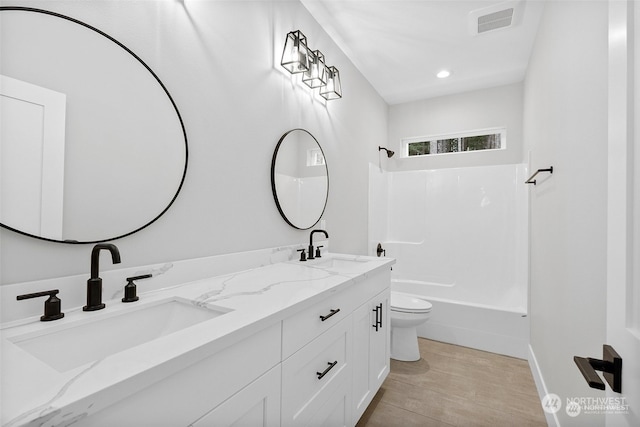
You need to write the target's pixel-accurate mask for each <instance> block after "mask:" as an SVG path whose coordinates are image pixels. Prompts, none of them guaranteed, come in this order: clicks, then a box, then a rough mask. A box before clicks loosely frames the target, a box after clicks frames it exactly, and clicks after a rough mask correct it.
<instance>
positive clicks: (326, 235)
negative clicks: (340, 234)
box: [307, 230, 329, 259]
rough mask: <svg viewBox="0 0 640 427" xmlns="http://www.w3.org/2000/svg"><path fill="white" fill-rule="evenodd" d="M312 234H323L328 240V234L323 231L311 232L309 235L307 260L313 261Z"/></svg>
mask: <svg viewBox="0 0 640 427" xmlns="http://www.w3.org/2000/svg"><path fill="white" fill-rule="evenodd" d="M313 233H324V237H326V238H327V239H328V238H329V233H327V232H326V231H324V230H313V231H312V232H311V234H309V255H307V259H314V256H313Z"/></svg>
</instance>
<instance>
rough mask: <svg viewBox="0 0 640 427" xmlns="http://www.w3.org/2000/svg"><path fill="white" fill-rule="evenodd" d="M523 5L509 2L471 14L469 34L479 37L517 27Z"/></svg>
mask: <svg viewBox="0 0 640 427" xmlns="http://www.w3.org/2000/svg"><path fill="white" fill-rule="evenodd" d="M521 3H522V2H521V1H509V2H504V3H500V4H496V5H494V6H490V7H485V8H482V9H478V10H474V11H472V12H470V13H469V32H470V33H471V34H472V35H478V34H482V33H486V32H490V31H495V30H499V29H501V28H507V27H511V26H513V25H515V24H516V23H517V22H518V18H519V11H520V9H521Z"/></svg>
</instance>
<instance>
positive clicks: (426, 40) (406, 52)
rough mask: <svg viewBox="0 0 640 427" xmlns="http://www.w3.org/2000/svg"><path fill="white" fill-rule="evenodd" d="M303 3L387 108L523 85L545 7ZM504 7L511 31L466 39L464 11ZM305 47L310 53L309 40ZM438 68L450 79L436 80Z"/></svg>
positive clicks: (439, 1)
mask: <svg viewBox="0 0 640 427" xmlns="http://www.w3.org/2000/svg"><path fill="white" fill-rule="evenodd" d="M301 1H302V3H303V4H304V6H305V7H306V8H307V10H309V12H310V13H311V14H312V15H313V17H314V18H315V19H316V20H317V21H318V22H319V23H320V25H321V26H322V27H323V28H324V29H325V31H326V32H327V33H328V34H329V35H330V36H331V38H332V39H333V40H334V41H335V42H336V43H337V44H338V46H339V47H340V48H341V49H342V50H343V51H344V52H345V54H346V55H347V56H348V57H349V58H350V59H351V61H353V63H354V64H355V66H356V67H357V68H358V69H359V70H360V72H361V73H362V74H363V75H364V76H365V77H366V78H367V80H368V81H369V82H370V83H371V84H372V85H373V87H374V88H375V89H376V90H377V91H378V93H379V94H380V95H381V96H382V97H383V98H384V99H385V100H386V101H387V103H389V104H399V103H404V102H410V101H416V100H420V99H426V98H432V97H436V96H441V95H447V94H452V93H459V92H466V91H470V90H476V89H482V88H487V87H492V86H499V85H504V84H509V83H515V82H519V81H522V80H523V79H524V76H525V72H526V68H527V64H528V61H529V55H530V53H531V49H532V46H533V41H534V39H535V34H536V31H537V28H538V22H539V20H540V15H541V13H542V9H543V5H544V2H543V1H540V0H528V1H525V0H516V1H509V2H505V1H500V0H498V1H490V0H489V1H487V0H301ZM505 3H510V4H512V5H511V6H509V7H513V5H515V11H516V13H515V14H514V22H513V24H512V25H511V26H510V27H507V28H502V29H499V30H494V31H490V32H486V33H482V34H479V35H473V34H472V31H471V30H470V21H471V19H470V17H469V15H470V13H472V12H474V11H478V10H479V9H483V8H491V7H495V6H496V5H501V4H502V5H504V4H505ZM303 32H304V30H303ZM309 44H310V46H311V47H313V40H310V43H309ZM328 60H329V62H330V58H328ZM327 65H336V67H337V68H338V69H340V64H327ZM441 69H449V70H451V71H452V73H453V74H452V75H451V76H450V77H448V78H446V79H438V78H437V77H436V73H437V72H438V71H440V70H441ZM343 84H344V83H343ZM348 90H349V88H348V87H344V88H343V91H344V92H345V93H348Z"/></svg>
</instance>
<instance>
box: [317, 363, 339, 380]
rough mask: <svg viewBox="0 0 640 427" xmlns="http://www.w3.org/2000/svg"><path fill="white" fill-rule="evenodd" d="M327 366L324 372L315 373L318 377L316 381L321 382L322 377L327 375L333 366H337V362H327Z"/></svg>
mask: <svg viewBox="0 0 640 427" xmlns="http://www.w3.org/2000/svg"><path fill="white" fill-rule="evenodd" d="M327 363H328V364H329V367H328V368H327V369H325V370H324V372H316V375H317V376H318V379H319V380H321V379H322V377H324V376H325V375H327V374H328V373H329V371H330V370H331V369H333V367H334V366H336V365H337V364H338V361H337V360H336V361H335V362H333V363H331V362H327Z"/></svg>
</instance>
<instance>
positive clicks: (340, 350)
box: [281, 271, 390, 427]
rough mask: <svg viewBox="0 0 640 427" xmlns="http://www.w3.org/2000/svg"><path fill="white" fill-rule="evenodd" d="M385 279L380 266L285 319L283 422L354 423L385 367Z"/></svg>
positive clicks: (387, 351) (387, 337)
mask: <svg viewBox="0 0 640 427" xmlns="http://www.w3.org/2000/svg"><path fill="white" fill-rule="evenodd" d="M389 285H390V272H389V271H382V272H379V273H377V274H374V275H371V276H370V277H367V278H365V279H361V280H360V281H358V282H357V283H354V284H352V285H351V286H349V287H348V288H347V289H345V290H343V291H341V292H338V293H336V294H334V295H331V296H329V297H327V298H326V299H324V300H322V301H321V302H319V303H317V304H315V305H314V306H313V307H311V308H308V309H305V310H303V311H301V312H299V313H298V314H295V315H293V316H291V317H290V318H288V319H285V320H284V321H283V327H282V330H283V337H282V348H283V358H284V361H283V362H282V413H281V416H282V419H281V425H282V426H303V425H314V426H321V425H326V426H331V427H334V426H343V425H344V426H353V425H355V424H356V423H357V421H358V420H359V419H360V417H361V416H362V413H363V412H364V410H365V409H366V407H367V406H368V405H369V403H370V402H371V400H372V399H373V396H374V395H375V394H376V392H377V391H378V389H379V388H380V385H381V384H382V382H383V381H384V379H385V378H386V376H387V374H388V373H389V355H390V349H389V344H390V328H389V322H388V319H389V295H390V293H389V292H390V291H389ZM338 310H339V311H338Z"/></svg>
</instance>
